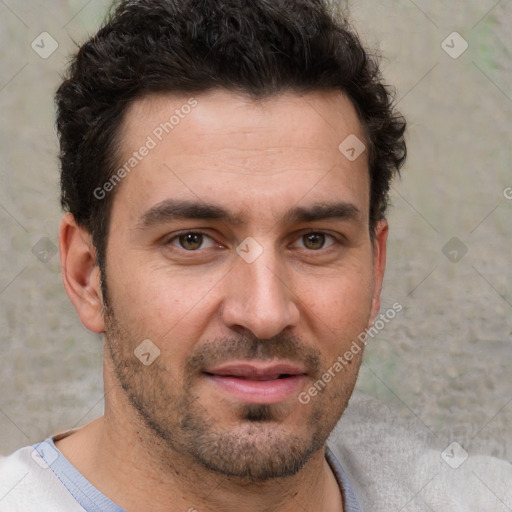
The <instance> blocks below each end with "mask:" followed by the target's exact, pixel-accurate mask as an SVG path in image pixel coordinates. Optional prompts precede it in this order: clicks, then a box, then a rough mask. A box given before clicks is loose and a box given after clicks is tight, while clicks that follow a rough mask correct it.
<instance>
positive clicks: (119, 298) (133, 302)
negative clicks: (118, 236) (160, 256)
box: [108, 261, 221, 344]
mask: <svg viewBox="0 0 512 512" xmlns="http://www.w3.org/2000/svg"><path fill="white" fill-rule="evenodd" d="M127 276H129V278H128V277H127ZM219 279H221V275H219V276H209V275H204V274H202V275H198V276H197V278H193V279H192V278H191V276H190V273H189V274H188V275H183V273H180V271H179V269H176V268H174V269H169V268H166V267H165V266H162V265H149V266H148V264H147V262H143V261H138V262H136V261H135V262H133V263H132V264H129V263H128V262H127V261H125V262H124V263H123V265H122V266H121V265H120V266H119V267H117V268H116V269H115V271H113V272H110V273H109V275H108V286H109V291H110V295H111V299H112V302H113V304H112V305H113V307H114V310H115V312H116V314H117V315H118V316H119V317H120V318H122V319H123V322H125V324H126V325H127V326H129V327H130V329H131V332H132V333H133V334H136V335H137V336H138V337H140V336H142V337H143V338H150V339H152V340H154V341H156V340H158V341H159V342H160V343H161V344H164V343H169V340H172V339H173V338H174V337H179V338H180V339H181V338H183V337H184V335H188V336H189V337H193V335H194V333H196V332H198V331H199V330H200V329H201V328H202V327H203V326H202V323H201V322H202V321H204V320H205V319H207V318H208V312H207V311H205V308H206V307H207V305H208V302H209V301H208V295H209V293H211V291H212V289H214V287H215V284H216V283H217V282H218V281H219Z"/></svg>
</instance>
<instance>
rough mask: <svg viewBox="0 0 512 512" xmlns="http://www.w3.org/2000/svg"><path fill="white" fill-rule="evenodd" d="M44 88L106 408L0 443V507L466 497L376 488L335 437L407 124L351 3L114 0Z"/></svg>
mask: <svg viewBox="0 0 512 512" xmlns="http://www.w3.org/2000/svg"><path fill="white" fill-rule="evenodd" d="M57 106H58V117H57V127H58V131H59V136H60V144H61V154H60V159H61V187H62V204H63V206H64V208H65V209H66V210H67V211H68V213H67V214H66V215H65V217H64V218H63V220H62V223H61V227H60V251H61V266H62V275H63V280H64V285H65V289H66V292H67V294H68V296H69V298H70V300H71V302H72V303H73V305H74V307H75V308H76V310H77V312H78V315H79V317H80V319H81V321H82V323H83V324H84V325H85V326H86V327H87V328H88V329H90V330H91V331H93V332H97V333H104V335H105V343H104V381H105V414H104V415H103V416H102V417H101V418H98V419H97V420H95V421H93V422H92V423H89V424H88V425H86V426H84V427H82V428H80V429H77V430H75V431H71V432H65V433H62V434H59V435H56V436H53V437H51V438H48V439H47V440H46V441H44V442H43V443H40V444H38V445H36V446H35V447H26V448H22V449H21V450H19V451H18V452H16V453H15V454H13V455H11V456H10V457H8V458H5V459H4V460H3V461H2V462H1V463H0V477H1V478H0V491H1V492H0V497H1V500H0V510H1V511H5V512H7V511H13V510H19V511H23V512H29V511H35V510H37V511H41V510H45V511H50V510H51V511H66V512H74V511H84V510H85V511H98V510H101V511H122V510H126V511H128V512H140V511H152V512H160V511H167V512H169V511H170V512H178V511H189V512H190V511H199V512H202V511H204V512H207V511H211V512H213V511H222V512H225V511H228V512H229V511H235V510H244V511H248V512H253V511H278V510H279V511H281V512H287V511H292V510H293V511H296V510H300V511H302V510H303V511H307V512H313V511H315V512H317V511H318V512H339V511H345V512H354V511H359V510H362V508H361V504H362V503H366V504H368V503H371V504H372V505H371V508H367V510H396V509H397V508H396V505H397V503H398V504H401V505H402V507H409V508H404V510H427V508H426V507H427V506H428V507H429V508H430V510H434V508H433V507H436V506H437V507H439V506H440V507H441V508H438V510H469V507H470V506H471V505H475V506H479V504H478V503H477V502H476V501H473V499H469V500H468V499H466V496H465V494H464V493H462V492H460V490H456V491H455V492H453V491H454V488H451V489H450V488H446V487H443V486H437V487H436V488H435V489H434V491H433V494H432V493H431V494H430V495H429V496H420V492H421V490H422V489H421V488H420V487H415V486H416V484H417V482H419V481H421V479H420V480H418V478H416V477H415V476H414V475H411V477H410V480H408V481H402V482H400V484H401V485H404V486H405V488H406V491H405V494H404V492H402V490H400V485H399V483H397V482H393V480H392V478H391V479H390V481H392V485H391V486H389V485H388V486H387V487H386V486H385V485H381V486H380V487H378V486H375V485H373V484H371V482H372V478H375V479H376V481H379V477H378V476H377V475H379V471H381V472H382V467H383V466H384V465H383V464H378V463H375V462H374V464H375V466H374V467H373V468H372V469H371V472H370V474H365V472H364V471H361V469H362V468H364V467H365V466H364V463H362V462H358V461H357V451H352V452H351V451H350V446H351V445H350V439H346V440H345V442H346V444H345V445H344V446H341V445H340V446H334V445H333V446H330V447H329V446H328V445H327V439H328V437H329V435H330V433H331V432H332V431H333V429H334V427H335V426H336V424H337V423H338V421H339V419H340V417H341V416H342V414H343V412H344V410H345V408H346V406H347V403H348V401H349V398H350V396H351V394H352V391H353V388H354V385H355V381H356V378H357V373H358V369H359V366H360V364H361V358H362V354H363V347H364V342H363V341H361V340H364V336H362V334H364V333H365V332H366V330H367V329H368V328H370V327H371V325H372V322H373V321H374V319H375V318H376V317H377V315H378V313H379V308H380V302H379V296H380V291H381V285H382V280H383V275H384V267H385V256H386V238H387V232H388V225H387V222H386V220H385V209H386V198H387V192H388V189H389V183H390V180H391V179H392V177H393V174H394V173H395V172H396V171H398V169H399V168H400V166H401V165H402V163H403V161H404V159H405V144H404V140H403V134H404V129H405V121H404V120H403V118H402V117H401V116H400V115H399V114H398V113H396V112H395V111H394V110H393V107H392V104H391V98H390V96H389V94H388V92H387V91H386V89H385V88H384V86H383V85H382V83H381V80H380V75H379V70H378V66H377V64H376V62H374V61H373V60H372V59H370V58H369V57H368V55H367V54H366V52H365V51H364V49H363V48H362V47H361V45H360V43H359V41H358V39H357V37H356V36H355V35H354V33H353V32H351V30H350V29H349V27H348V26H347V24H346V23H345V22H344V21H343V20H341V19H340V18H338V17H336V16H334V15H332V14H330V12H329V10H328V9H327V7H326V6H325V5H323V4H322V3H321V2H319V1H314V0H297V1H294V2H291V1H286V0H272V1H269V0H254V1H252V2H247V3H246V2H241V1H237V0H210V1H208V2H202V1H197V0H141V1H133V0H132V1H123V2H121V3H119V4H118V6H117V8H116V9H115V10H114V11H113V13H112V15H111V17H110V19H109V20H108V22H107V23H106V24H105V26H104V27H103V28H102V29H101V30H100V31H99V32H98V33H97V34H96V35H95V36H94V37H92V38H91V39H90V40H89V41H88V42H87V43H85V44H84V45H83V46H82V47H81V49H80V51H79V52H78V54H77V56H76V57H75V58H74V60H73V61H72V64H71V66H70V69H69V71H68V75H67V76H66V78H65V80H64V82H63V84H62V85H61V87H60V88H59V90H58V92H57ZM355 340H356V341H357V340H359V343H355ZM350 354H352V355H350ZM383 446H384V448H383V449H382V453H380V455H381V456H385V455H386V450H387V448H386V447H385V445H384V444H383ZM347 450H348V452H347ZM334 452H336V454H335V453H334ZM343 453H347V454H348V455H347V457H346V460H340V459H342V458H343V457H342V455H343ZM403 455H404V457H403V459H406V458H407V456H408V455H409V454H407V453H405V454H403ZM354 458H355V460H354ZM420 460H421V462H420ZM402 462H403V460H400V459H398V463H399V464H400V463H402ZM417 463H418V464H419V465H420V467H421V469H422V470H424V469H425V468H431V467H432V466H433V463H432V461H431V460H430V459H428V456H427V457H426V458H425V457H424V458H423V459H419V458H418V459H417ZM347 467H350V471H349V470H347ZM486 467H487V466H486ZM493 468H494V466H492V467H491V471H494V473H493V474H496V475H498V476H497V477H496V478H501V477H502V476H503V475H505V476H507V475H508V476H507V478H508V477H510V472H508V473H507V472H506V471H509V468H508V466H506V467H505V465H503V467H502V466H500V468H499V471H497V470H495V469H493ZM503 468H505V469H503ZM502 469H503V470H502ZM349 474H350V476H349ZM422 476H424V475H422ZM431 480H432V479H431ZM465 482H466V483H467V481H465ZM424 483H425V485H426V484H427V483H428V482H426V481H425V482H424ZM354 488H357V491H355V490H354ZM384 489H386V491H384ZM407 493H409V494H407ZM404 496H406V497H407V500H409V501H407V500H404V499H403V498H404ZM410 496H412V498H411V499H409V497H410ZM468 496H469V492H468ZM486 503H487V502H486ZM489 503H490V502H489ZM493 503H494V501H493ZM503 503H505V502H503ZM421 507H425V508H421ZM442 507H445V508H442ZM474 510H481V509H480V508H475V509H474ZM489 510H491V509H489ZM492 510H495V509H494V508H493V509H492Z"/></svg>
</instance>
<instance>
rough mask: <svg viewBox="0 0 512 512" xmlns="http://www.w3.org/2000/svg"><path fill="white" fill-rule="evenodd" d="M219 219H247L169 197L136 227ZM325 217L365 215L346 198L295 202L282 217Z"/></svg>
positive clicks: (353, 218)
mask: <svg viewBox="0 0 512 512" xmlns="http://www.w3.org/2000/svg"><path fill="white" fill-rule="evenodd" d="M190 219H194V220H217V221H222V222H226V223H228V224H233V225H240V224H244V223H246V219H245V218H244V216H243V215H239V214H235V213H232V212H230V211H229V210H226V209H225V208H223V207H221V206H217V205H214V204H207V203H203V202H196V201H189V200H172V199H166V200H164V201H162V202H160V203H158V204H157V205H155V206H153V207H152V208H150V209H149V210H146V211H145V212H144V213H143V214H142V215H141V216H140V218H139V221H138V222H137V227H138V228H139V229H147V228H150V227H153V226H156V225H160V224H165V223H166V222H171V221H173V220H190ZM326 219H339V220H344V221H357V222H362V220H363V215H362V213H361V211H360V210H359V208H358V207H357V206H356V205H354V204H352V203H347V202H334V203H317V204H314V205H312V206H309V207H304V206H296V207H294V208H292V209H291V210H289V211H288V212H287V213H286V214H285V216H284V219H283V222H284V223H288V224H295V223H299V222H314V221H319V220H326Z"/></svg>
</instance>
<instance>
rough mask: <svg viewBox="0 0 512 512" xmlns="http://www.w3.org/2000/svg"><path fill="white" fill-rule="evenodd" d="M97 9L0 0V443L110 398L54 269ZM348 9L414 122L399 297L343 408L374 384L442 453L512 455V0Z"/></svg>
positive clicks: (401, 202)
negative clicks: (69, 83) (65, 112)
mask: <svg viewBox="0 0 512 512" xmlns="http://www.w3.org/2000/svg"><path fill="white" fill-rule="evenodd" d="M107 7H108V3H107V2H104V1H99V0H89V1H87V0H46V1H44V2H43V1H35V0H33V1H28V0H18V1H14V0H0V40H1V46H0V48H1V50H0V51H1V64H0V108H1V112H2V122H1V123H0V130H1V136H0V154H1V166H0V183H1V186H0V241H1V244H0V251H1V270H0V337H1V341H0V343H1V348H2V358H1V359H0V379H1V391H0V453H2V454H6V453H9V452H11V451H13V450H15V449H16V448H18V447H20V446H23V445H27V444H29V443H35V442H37V441H40V440H41V439H42V438H44V437H46V436H47V435H49V434H51V433H55V432H56V431H58V430H61V429H67V428H70V427H74V426H78V425H82V424H84V423H86V422H88V421H90V420H92V419H93V418H95V417H97V416H99V415H100V414H101V413H102V411H103V392H102V375H101V338H100V337H98V336H96V335H92V334H91V333H89V332H88V331H86V330H85V329H84V328H83V327H82V325H81V324H80V322H79V320H78V318H77V316H76V314H75V311H74V309H73V308H72V306H71V304H70V303H69V301H68V299H67V297H66V296H65V293H64V290H63V287H62V284H61V279H60V274H59V261H58V253H56V251H57V247H56V245H57V228H58V222H59V220H60V217H61V212H60V208H59V202H58V198H59V191H58V166H57V160H56V153H57V139H56V135H55V131H54V107H53V94H54V91H55V89H56V87H57V85H58V83H59V80H60V78H59V74H60V73H62V71H63V70H64V68H65V65H66V62H67V59H68V56H69V54H70V53H71V52H73V51H74V43H73V40H75V41H77V42H81V41H84V40H85V39H86V38H87V37H88V35H90V34H92V33H93V32H94V31H95V30H96V29H97V28H98V26H99V24H100V23H101V20H102V18H103V15H104V13H105V12H106V9H107ZM348 7H349V10H350V17H351V19H352V22H353V24H354V25H355V27H356V28H357V30H358V32H359V34H360V35H361V37H362V38H363V40H365V41H366V42H367V44H368V45H369V46H371V47H373V48H375V49H376V50H377V51H378V52H380V53H382V55H383V56H384V61H383V70H384V75H385V77H386V81H387V82H388V83H389V84H393V85H394V86H396V89H397V102H398V108H399V109H400V110H401V111H402V113H403V114H404V115H405V116H406V117H407V119H408V122H409V130H408V143H409V158H408V162H407V164H406V166H405V168H404V170H403V172H402V179H401V180H398V181H396V182H395V184H394V186H393V192H392V208H391V210H390V213H389V221H390V226H391V231H390V241H389V257H388V269H387V273H386V281H385V288H384V294H383V299H384V301H383V307H382V310H383V311H385V310H386V309H387V308H389V307H390V306H391V305H392V304H393V303H394V302H395V301H398V302H400V303H402V304H403V306H404V309H403V311H402V312H401V313H400V314H398V315H397V316H396V318H395V319H394V320H392V321H391V322H390V323H389V324H388V325H387V326H386V328H385V329H384V330H383V331H381V332H380V333H379V335H378V336H376V337H375V338H374V339H373V340H371V342H370V343H369V345H368V347H367V349H366V350H367V351H366V355H365V362H364V364H363V367H362V370H361V374H360V378H359V381H358V384H357V388H356V389H357V392H356V396H355V398H354V400H353V403H352V407H354V404H355V405H357V401H358V400H359V399H360V397H365V396H370V397H373V398H375V399H377V400H378V401H379V402H380V403H381V404H384V405H385V406H386V407H387V408H388V410H389V411H391V413H392V414H394V415H396V417H398V418H399V419H400V420H401V421H403V422H404V424H407V425H409V426H410V425H412V426H413V427H412V428H413V429H415V430H416V431H417V433H418V434H419V435H423V434H425V433H427V434H428V436H429V437H430V439H431V440H432V443H433V444H434V445H435V446H437V447H438V448H439V449H440V450H442V449H443V448H445V447H446V446H447V445H448V444H449V443H451V442H452V441H457V442H458V443H460V444H461V445H462V446H464V448H465V449H466V450H467V451H468V452H469V453H470V454H476V453H484V454H492V455H496V456H499V457H503V458H507V459H508V460H512V433H511V429H510V425H512V372H511V368H512V322H511V312H512V284H511V282H512V280H511V263H512V230H511V227H510V224H511V222H510V221H511V219H512V217H511V213H512V172H511V157H512V154H511V149H510V145H511V140H512V139H511V136H512V130H511V118H512V55H511V48H512V44H511V43H512V36H511V35H510V34H511V30H510V27H512V1H511V0H508V1H507V0H502V1H496V0H471V1H468V0H453V1H451V2H447V1H445V2H443V1H438V0H431V1H423V2H420V1H419V0H416V1H415V2H413V1H412V0H372V1H369V0H362V1H356V0H353V1H351V2H349V6H348ZM43 32H46V33H48V35H47V34H43V35H41V33H43ZM453 32H457V33H458V34H453ZM33 42H34V43H33ZM466 44H467V45H468V46H467V49H465V47H466ZM56 45H58V46H57V47H56V48H54V47H55V46H56ZM369 414H370V416H371V414H372V411H369ZM380 414H381V413H379V412H378V410H377V409H376V410H375V418H374V421H375V422H377V421H383V420H382V418H381V417H380Z"/></svg>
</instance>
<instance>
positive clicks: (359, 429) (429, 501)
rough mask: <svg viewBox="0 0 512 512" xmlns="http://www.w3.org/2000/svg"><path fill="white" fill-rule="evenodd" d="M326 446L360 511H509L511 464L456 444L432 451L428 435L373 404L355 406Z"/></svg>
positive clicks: (432, 442) (511, 505) (511, 497)
mask: <svg viewBox="0 0 512 512" xmlns="http://www.w3.org/2000/svg"><path fill="white" fill-rule="evenodd" d="M351 405H352V402H351ZM365 407H370V409H367V411H369V410H371V413H365V412H364V410H363V409H364V408H365ZM346 412H349V411H348V410H347V411H346ZM328 445H329V447H330V448H331V450H332V451H333V453H334V454H335V455H336V457H338V459H339V460H340V461H341V464H342V466H343V468H344V469H345V471H346V473H347V474H348V475H349V478H350V480H351V482H352V485H353V487H354V489H355V492H356V494H357V496H358V498H359V500H360V501H361V504H362V508H363V510H371V511H372V512H388V511H390V510H404V511H405V510H407V511H408V512H420V511H425V512H429V511H430V512H431V511H432V510H450V512H473V511H474V512H501V511H503V512H509V511H510V510H512V464H510V463H509V462H507V461H504V460H500V459H496V458H494V457H489V456H485V455H477V454H475V455H473V454H471V453H470V454H468V453H467V452H465V450H464V449H463V448H462V447H461V446H460V445H457V444H453V446H451V445H450V446H448V447H445V448H444V449H436V448H435V447H433V445H434V440H433V439H432V436H428V435H424V434H421V430H419V429H417V428H416V429H414V428H410V426H409V427H408V426H405V425H404V424H403V422H401V421H399V420H397V418H396V417H394V416H393V414H392V413H391V412H390V411H389V410H386V408H385V407H383V406H382V405H379V404H378V403H374V402H372V403H371V404H368V403H366V405H364V404H361V402H359V401H356V403H355V404H354V407H353V409H352V411H351V412H350V413H349V414H347V416H346V417H345V415H344V418H343V419H342V421H340V423H339V424H338V426H337V427H336V429H335V430H334V431H333V433H332V435H331V437H330V438H329V442H328Z"/></svg>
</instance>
